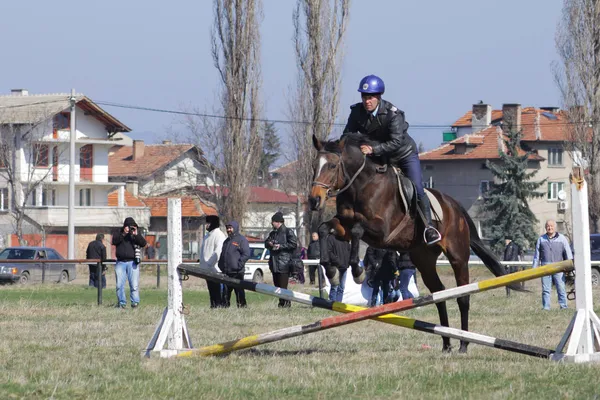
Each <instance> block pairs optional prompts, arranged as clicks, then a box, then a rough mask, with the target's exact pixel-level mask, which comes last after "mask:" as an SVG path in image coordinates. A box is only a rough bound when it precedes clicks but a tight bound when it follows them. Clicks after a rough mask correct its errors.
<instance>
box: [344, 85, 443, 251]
mask: <svg viewBox="0 0 600 400" xmlns="http://www.w3.org/2000/svg"><path fill="white" fill-rule="evenodd" d="M358 91H359V92H360V93H361V97H362V102H361V103H357V104H354V105H352V106H350V109H351V111H350V116H349V117H348V123H347V124H346V128H344V133H347V132H360V133H363V134H367V135H368V136H369V137H370V138H371V139H373V140H374V141H375V142H377V144H376V145H374V146H369V145H366V144H363V145H361V146H360V150H361V151H362V152H363V154H365V155H373V156H380V157H383V158H385V159H387V160H388V162H389V164H392V165H394V166H396V167H398V168H400V169H401V170H402V172H404V174H405V175H406V176H408V178H409V179H410V180H411V181H412V182H413V183H414V185H415V188H416V190H417V198H418V200H419V206H420V207H421V210H422V211H423V214H424V216H425V218H426V219H427V221H425V222H426V225H427V226H426V227H425V232H424V238H425V243H427V245H432V244H435V243H437V242H439V241H440V240H442V235H441V234H440V233H439V232H438V230H437V229H435V228H434V227H433V226H432V224H431V210H430V207H429V198H428V197H427V196H426V195H425V191H424V190H423V182H422V176H421V163H420V161H419V155H418V153H417V146H416V144H415V141H414V140H413V139H412V138H411V137H410V136H409V135H408V132H407V130H408V122H406V120H405V119H404V112H403V111H401V110H399V109H397V108H396V107H395V106H394V105H393V104H392V103H390V102H388V101H385V100H383V99H382V98H381V95H382V94H383V93H384V92H385V84H384V83H383V80H381V78H379V77H378V76H375V75H368V76H365V77H364V78H363V79H362V80H361V81H360V84H359V85H358Z"/></svg>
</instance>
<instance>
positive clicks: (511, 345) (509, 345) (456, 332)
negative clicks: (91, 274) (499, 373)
mask: <svg viewBox="0 0 600 400" xmlns="http://www.w3.org/2000/svg"><path fill="white" fill-rule="evenodd" d="M572 269H573V263H572V262H571V261H570V260H569V261H562V262H559V263H555V264H551V265H545V266H544V267H541V268H536V269H535V270H527V271H522V272H517V273H514V274H510V275H507V276H503V277H500V278H494V279H490V280H486V281H482V282H479V283H474V284H472V285H477V291H476V292H481V291H485V290H488V289H493V288H495V287H499V286H494V285H492V284H491V282H489V281H493V280H496V281H499V280H503V281H506V279H503V278H507V277H510V278H512V279H509V280H510V282H509V283H518V282H523V281H526V280H531V279H535V278H539V277H540V276H545V275H550V274H555V273H557V272H563V271H568V270H572ZM179 270H180V271H181V272H182V273H183V274H187V275H192V276H196V277H199V278H204V279H208V280H211V281H215V282H219V283H223V284H226V285H231V286H237V287H240V288H243V289H245V290H250V291H253V292H257V293H262V294H266V295H269V296H274V297H278V298H282V299H285V300H290V301H295V302H298V303H301V304H306V305H309V306H313V307H318V308H323V309H327V310H331V311H337V312H342V313H351V314H348V316H353V315H356V313H357V312H359V311H361V312H365V313H367V314H369V313H371V312H373V310H376V309H379V308H380V307H377V308H365V307H359V306H354V305H350V304H344V303H340V302H334V301H331V300H326V299H323V298H320V297H314V296H311V295H308V294H305V293H298V292H293V291H291V290H288V289H281V288H278V287H275V286H271V285H267V284H264V283H254V282H249V281H243V280H239V279H235V278H230V277H227V276H223V275H221V274H216V273H213V272H208V271H206V270H204V269H201V268H198V267H195V266H190V265H181V266H180V267H179ZM532 272H535V273H532ZM467 286H471V285H467ZM467 286H461V288H464V290H463V291H461V293H459V294H456V291H455V290H454V289H448V290H444V291H441V292H437V293H435V294H436V295H438V297H437V298H436V299H433V298H432V296H422V297H418V298H416V299H408V300H403V301H401V302H397V303H393V304H394V305H398V308H400V310H402V311H404V310H408V309H411V308H416V307H420V306H422V305H427V304H432V303H436V302H440V301H445V300H448V299H451V298H454V297H461V296H465V295H467V294H470V293H475V292H473V291H472V290H468V289H469V288H467ZM500 286H504V285H500ZM466 292H468V293H466ZM403 304H404V305H403ZM400 306H401V307H400ZM400 310H397V311H400ZM383 312H385V311H383ZM374 314H377V313H374ZM368 318H369V319H373V320H376V321H380V322H385V323H388V324H392V325H396V326H401V327H404V328H409V329H414V330H418V331H422V332H427V333H432V334H436V335H440V336H446V337H449V338H453V339H460V340H465V341H467V342H471V343H476V344H481V345H484V346H489V347H495V348H498V349H503V350H508V351H512V352H515V353H521V354H526V355H530V356H535V357H540V358H549V357H550V356H551V355H552V354H553V353H554V350H550V349H544V348H541V347H537V346H530V345H526V344H521V343H517V342H512V341H509V340H502V339H497V338H494V337H491V336H485V335H480V334H477V333H473V332H469V331H463V330H460V329H454V328H449V327H445V326H441V325H436V324H432V323H429V322H425V321H419V320H415V319H412V318H408V317H404V316H400V315H395V314H383V315H379V316H369V317H368ZM330 319H335V317H333V318H326V319H324V320H321V321H318V322H315V323H313V324H309V325H298V326H293V327H290V328H284V329H279V330H276V331H273V332H268V333H263V334H260V335H253V336H247V337H244V338H241V339H237V340H232V341H228V342H224V343H220V344H215V345H212V346H206V347H201V348H198V349H193V350H188V351H184V352H181V353H179V354H178V355H177V356H179V357H186V356H192V355H198V356H214V355H221V354H226V353H230V352H233V351H237V350H242V349H247V348H250V347H254V346H258V345H261V344H266V343H271V342H275V341H279V340H283V339H287V338H290V337H294V336H300V335H306V334H308V333H313V332H318V331H322V330H325V329H330V328H334V327H335V326H339V325H337V322H335V321H334V322H333V323H327V321H328V320H330ZM346 323H350V322H346ZM346 323H343V324H346Z"/></svg>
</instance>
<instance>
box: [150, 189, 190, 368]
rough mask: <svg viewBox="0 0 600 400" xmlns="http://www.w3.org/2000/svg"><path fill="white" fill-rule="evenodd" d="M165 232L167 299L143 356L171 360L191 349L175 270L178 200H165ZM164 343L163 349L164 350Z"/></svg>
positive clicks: (180, 257)
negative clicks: (166, 245)
mask: <svg viewBox="0 0 600 400" xmlns="http://www.w3.org/2000/svg"><path fill="white" fill-rule="evenodd" d="M168 207H169V208H168V220H167V231H168V235H169V252H168V264H167V265H168V281H169V282H168V283H169V287H168V290H169V292H168V293H169V294H168V296H169V299H168V303H167V308H166V309H165V311H164V312H163V315H162V318H161V320H160V322H159V323H158V326H157V327H156V330H155V331H154V335H153V336H152V339H151V340H150V343H148V346H147V347H146V352H145V355H146V357H150V356H151V355H154V354H157V355H160V356H161V357H171V356H174V355H176V354H177V352H178V351H181V350H187V349H191V348H192V343H191V340H190V337H189V335H188V330H187V326H186V324H185V317H184V315H183V314H182V309H183V290H182V288H181V281H180V280H179V273H178V272H177V267H178V266H179V265H180V264H181V262H182V261H183V255H182V253H183V235H182V230H181V199H178V198H174V199H169V203H168ZM165 343H166V345H167V348H166V349H165V348H164V346H165Z"/></svg>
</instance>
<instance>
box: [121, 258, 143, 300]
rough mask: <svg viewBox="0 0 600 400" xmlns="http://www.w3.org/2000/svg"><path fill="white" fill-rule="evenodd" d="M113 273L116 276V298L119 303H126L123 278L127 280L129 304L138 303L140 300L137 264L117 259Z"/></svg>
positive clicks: (138, 268)
mask: <svg viewBox="0 0 600 400" xmlns="http://www.w3.org/2000/svg"><path fill="white" fill-rule="evenodd" d="M115 274H116V276H117V300H119V304H120V305H124V304H127V300H126V299H125V280H127V281H129V292H130V293H129V298H130V300H131V304H138V303H139V302H140V291H139V282H140V267H139V265H138V264H136V263H134V262H133V261H117V265H115Z"/></svg>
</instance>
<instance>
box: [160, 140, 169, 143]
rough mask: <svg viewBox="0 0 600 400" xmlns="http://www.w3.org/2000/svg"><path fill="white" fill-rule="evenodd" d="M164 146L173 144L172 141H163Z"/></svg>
mask: <svg viewBox="0 0 600 400" xmlns="http://www.w3.org/2000/svg"><path fill="white" fill-rule="evenodd" d="M162 144H171V141H170V140H163V143H162Z"/></svg>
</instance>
